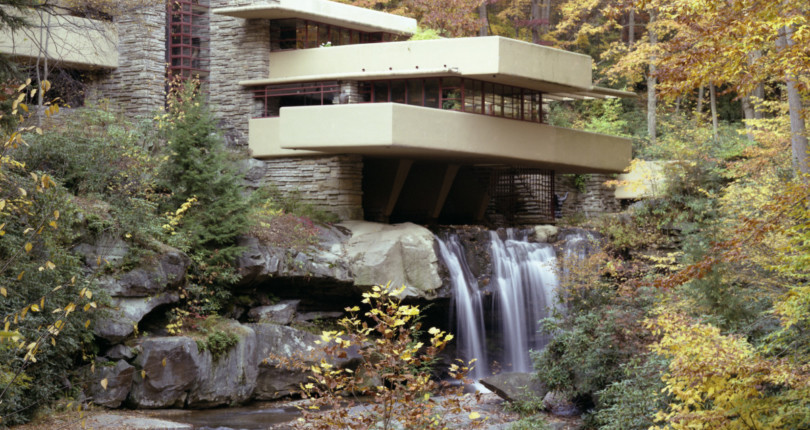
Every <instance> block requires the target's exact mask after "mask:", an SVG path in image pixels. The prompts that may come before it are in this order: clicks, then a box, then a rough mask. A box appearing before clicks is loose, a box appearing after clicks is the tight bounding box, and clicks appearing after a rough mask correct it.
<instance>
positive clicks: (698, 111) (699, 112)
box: [695, 85, 703, 124]
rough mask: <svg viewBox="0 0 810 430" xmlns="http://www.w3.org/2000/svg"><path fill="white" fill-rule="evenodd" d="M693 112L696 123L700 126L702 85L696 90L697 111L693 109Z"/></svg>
mask: <svg viewBox="0 0 810 430" xmlns="http://www.w3.org/2000/svg"><path fill="white" fill-rule="evenodd" d="M695 111H696V113H695V116H696V117H697V123H698V124H700V120H701V119H702V116H703V85H701V86H700V89H698V99H697V109H695Z"/></svg>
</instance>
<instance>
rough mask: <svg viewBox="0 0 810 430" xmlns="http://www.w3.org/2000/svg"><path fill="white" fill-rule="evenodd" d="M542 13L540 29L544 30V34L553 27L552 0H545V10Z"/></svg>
mask: <svg viewBox="0 0 810 430" xmlns="http://www.w3.org/2000/svg"><path fill="white" fill-rule="evenodd" d="M540 15H541V19H542V20H543V23H542V24H541V27H540V30H541V31H542V32H543V34H548V31H549V29H550V28H551V0H544V2H543V11H542V13H541V14H540Z"/></svg>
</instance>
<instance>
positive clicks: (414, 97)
mask: <svg viewBox="0 0 810 430" xmlns="http://www.w3.org/2000/svg"><path fill="white" fill-rule="evenodd" d="M407 82H408V104H409V105H414V106H424V100H423V95H424V94H423V93H422V80H421V79H410V80H408V81H407Z"/></svg>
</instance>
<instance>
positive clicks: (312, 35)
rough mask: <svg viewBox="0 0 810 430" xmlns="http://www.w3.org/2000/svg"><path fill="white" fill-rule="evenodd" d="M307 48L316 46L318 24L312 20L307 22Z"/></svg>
mask: <svg viewBox="0 0 810 430" xmlns="http://www.w3.org/2000/svg"><path fill="white" fill-rule="evenodd" d="M306 47H307V48H317V47H318V25H317V24H315V23H313V22H308V23H307V45H306Z"/></svg>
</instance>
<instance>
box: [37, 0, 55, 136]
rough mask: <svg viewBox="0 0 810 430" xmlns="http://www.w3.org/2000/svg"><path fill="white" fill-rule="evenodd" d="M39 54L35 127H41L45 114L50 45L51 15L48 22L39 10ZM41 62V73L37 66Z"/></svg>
mask: <svg viewBox="0 0 810 430" xmlns="http://www.w3.org/2000/svg"><path fill="white" fill-rule="evenodd" d="M38 13H39V53H38V55H37V63H36V66H35V67H36V69H37V88H38V90H37V126H40V127H41V126H42V115H43V113H44V112H45V109H44V108H43V105H44V104H45V92H44V91H42V88H43V84H42V83H43V82H44V81H47V80H48V45H49V44H50V43H51V31H50V30H51V14H50V13H49V14H48V22H47V23H45V20H44V19H43V17H42V14H43V11H42V10H39V11H38ZM40 60H42V72H41V73H40V69H39V65H40Z"/></svg>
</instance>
